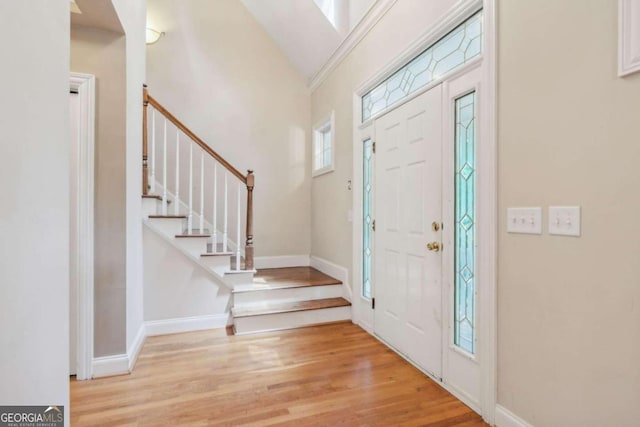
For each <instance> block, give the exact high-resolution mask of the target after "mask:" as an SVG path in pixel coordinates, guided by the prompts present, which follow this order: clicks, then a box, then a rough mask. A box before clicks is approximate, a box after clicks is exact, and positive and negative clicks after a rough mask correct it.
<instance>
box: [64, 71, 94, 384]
mask: <svg viewBox="0 0 640 427" xmlns="http://www.w3.org/2000/svg"><path fill="white" fill-rule="evenodd" d="M69 87H70V90H71V91H73V92H77V93H78V101H79V112H80V129H79V141H78V160H79V161H78V182H77V185H76V191H77V201H78V206H77V213H76V214H77V224H78V230H77V236H78V242H77V248H78V251H77V252H78V253H77V254H76V256H77V260H76V261H77V266H78V269H77V271H76V272H72V274H77V275H78V302H77V308H78V319H77V322H78V325H77V331H78V342H77V352H78V355H77V361H78V368H77V371H76V378H77V379H78V380H87V379H90V378H91V377H92V362H93V285H94V268H93V262H94V259H93V257H94V255H93V253H94V251H93V247H94V246H93V245H94V243H93V231H94V224H93V209H94V201H93V197H94V161H95V160H94V159H95V156H94V147H95V77H94V76H92V75H89V74H80V73H71V75H70V77H69Z"/></svg>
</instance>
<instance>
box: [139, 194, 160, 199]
mask: <svg viewBox="0 0 640 427" xmlns="http://www.w3.org/2000/svg"><path fill="white" fill-rule="evenodd" d="M142 198H143V199H158V200H162V196H159V195H157V194H143V195H142Z"/></svg>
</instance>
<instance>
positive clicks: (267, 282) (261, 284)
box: [233, 267, 342, 293]
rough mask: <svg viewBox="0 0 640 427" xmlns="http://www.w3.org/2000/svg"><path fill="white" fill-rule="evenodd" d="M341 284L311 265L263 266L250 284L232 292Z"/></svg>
mask: <svg viewBox="0 0 640 427" xmlns="http://www.w3.org/2000/svg"><path fill="white" fill-rule="evenodd" d="M341 284H342V282H341V281H340V280H338V279H336V278H333V277H331V276H328V275H326V274H324V273H322V272H320V271H318V270H316V269H315V268H313V267H284V268H264V269H260V270H258V273H257V274H256V275H255V276H254V278H253V284H252V285H248V286H240V287H236V289H234V290H233V292H234V293H235V292H252V291H262V290H266V289H286V288H305V287H311V286H327V285H341Z"/></svg>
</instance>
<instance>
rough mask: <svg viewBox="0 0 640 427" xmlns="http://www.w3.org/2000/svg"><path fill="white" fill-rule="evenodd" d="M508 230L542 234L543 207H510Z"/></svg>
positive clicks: (508, 211) (509, 231)
mask: <svg viewBox="0 0 640 427" xmlns="http://www.w3.org/2000/svg"><path fill="white" fill-rule="evenodd" d="M507 232H508V233H523V234H542V208H538V207H534V208H508V209H507Z"/></svg>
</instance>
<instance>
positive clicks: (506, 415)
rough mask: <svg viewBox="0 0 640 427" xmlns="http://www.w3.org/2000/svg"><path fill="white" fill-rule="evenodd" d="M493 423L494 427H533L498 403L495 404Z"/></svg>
mask: <svg viewBox="0 0 640 427" xmlns="http://www.w3.org/2000/svg"><path fill="white" fill-rule="evenodd" d="M495 425H496V427H533V426H532V425H531V424H529V423H528V422H526V421H525V420H523V419H522V418H520V417H519V416H517V415H516V414H514V413H513V412H511V411H509V410H508V409H507V408H505V407H503V406H500V405H496V423H495Z"/></svg>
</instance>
